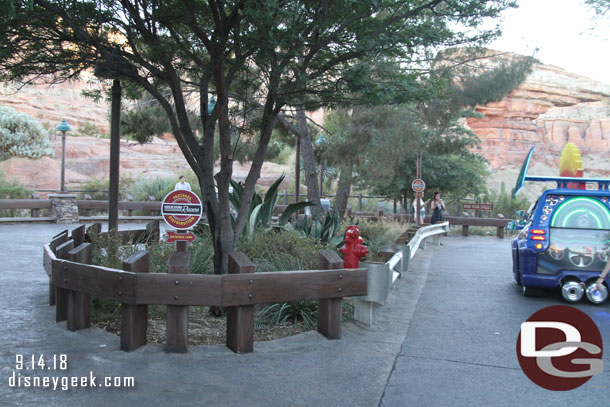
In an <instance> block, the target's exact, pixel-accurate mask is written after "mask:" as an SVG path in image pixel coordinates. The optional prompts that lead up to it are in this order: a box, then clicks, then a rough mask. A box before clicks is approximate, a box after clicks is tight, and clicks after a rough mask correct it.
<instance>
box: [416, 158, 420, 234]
mask: <svg viewBox="0 0 610 407" xmlns="http://www.w3.org/2000/svg"><path fill="white" fill-rule="evenodd" d="M416 171H417V175H416V176H415V178H417V179H421V152H420V151H418V152H417V170H416ZM420 210H421V208H420V199H419V197H415V219H416V221H415V222H416V223H415V224H416V225H417V226H418V227H420V226H421V219H420V216H419V212H420Z"/></svg>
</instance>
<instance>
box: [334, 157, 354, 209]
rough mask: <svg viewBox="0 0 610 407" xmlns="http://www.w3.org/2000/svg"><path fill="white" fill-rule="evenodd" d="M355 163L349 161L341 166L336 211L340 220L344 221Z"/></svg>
mask: <svg viewBox="0 0 610 407" xmlns="http://www.w3.org/2000/svg"><path fill="white" fill-rule="evenodd" d="M353 169H354V162H353V161H352V160H348V161H347V162H346V163H344V165H342V166H341V174H340V175H339V184H338V185H337V197H336V198H335V210H336V211H337V212H338V213H339V219H343V216H345V211H346V209H347V200H348V198H349V195H350V192H351V189H352V171H353Z"/></svg>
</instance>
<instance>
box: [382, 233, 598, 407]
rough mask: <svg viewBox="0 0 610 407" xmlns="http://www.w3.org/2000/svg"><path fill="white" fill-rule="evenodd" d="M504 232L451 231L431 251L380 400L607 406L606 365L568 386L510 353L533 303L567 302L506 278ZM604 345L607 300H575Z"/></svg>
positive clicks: (508, 271)
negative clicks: (541, 378)
mask: <svg viewBox="0 0 610 407" xmlns="http://www.w3.org/2000/svg"><path fill="white" fill-rule="evenodd" d="M511 267H512V260H511V256H510V246H509V240H508V239H504V240H499V239H495V238H494V239H490V238H485V237H477V236H471V237H469V238H463V239H462V238H451V239H450V240H449V243H448V244H447V245H445V246H444V247H443V248H442V249H441V250H437V251H435V253H434V256H433V259H432V261H431V262H430V270H429V274H428V278H427V281H426V285H425V288H424V290H423V293H422V295H421V297H420V300H419V302H418V304H417V309H416V311H415V313H414V315H413V318H412V320H411V324H410V327H409V330H408V332H407V336H406V338H405V340H404V342H403V345H402V349H401V351H400V353H399V355H398V357H397V358H396V363H395V365H394V369H393V372H392V375H391V377H390V380H389V381H388V385H387V388H386V389H385V393H384V396H383V398H382V401H381V403H380V405H381V406H386V407H389V406H410V407H414V406H495V407H497V406H526V405H532V406H553V407H560V406H569V407H574V406H588V407H593V406H606V407H607V406H608V405H610V401H609V400H610V357H609V355H610V352H609V351H608V350H606V352H605V354H604V357H603V360H604V365H605V366H604V367H605V369H604V373H602V374H600V375H597V376H594V377H593V378H591V380H589V381H588V382H587V383H586V384H584V385H583V386H581V387H580V388H578V389H575V390H572V391H568V392H551V391H547V390H544V389H542V388H540V387H538V386H536V385H535V384H533V383H532V382H530V381H529V379H527V377H526V376H525V375H524V374H523V372H522V371H521V369H520V367H519V364H518V361H517V358H516V352H515V348H516V340H517V335H518V334H519V329H520V324H521V323H522V322H524V321H526V320H527V318H529V316H530V315H531V314H533V313H534V312H536V311H537V310H539V309H541V308H544V307H546V306H549V305H558V304H565V302H563V301H562V299H561V296H560V295H559V293H558V291H552V292H548V293H542V294H541V296H540V297H537V298H525V297H523V296H522V295H521V291H520V289H519V287H518V286H517V285H516V284H515V282H514V280H513V279H512V272H511V270H512V269H511ZM576 306H577V307H578V308H579V309H581V310H582V311H584V312H585V313H586V314H587V315H589V316H590V317H591V318H592V319H593V320H594V321H595V322H596V324H597V326H598V327H599V328H600V331H601V333H602V338H603V340H604V342H605V344H606V349H608V345H610V308H609V307H608V304H606V305H604V306H601V307H598V306H593V305H590V304H588V303H587V302H586V301H584V302H581V303H579V304H578V305H576Z"/></svg>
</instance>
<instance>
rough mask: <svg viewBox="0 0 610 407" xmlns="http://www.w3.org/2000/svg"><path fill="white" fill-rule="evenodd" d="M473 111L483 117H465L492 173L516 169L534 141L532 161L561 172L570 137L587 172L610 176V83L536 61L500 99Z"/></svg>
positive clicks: (586, 173) (590, 174)
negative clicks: (517, 83) (477, 138)
mask: <svg viewBox="0 0 610 407" xmlns="http://www.w3.org/2000/svg"><path fill="white" fill-rule="evenodd" d="M477 111H479V112H480V113H483V114H484V115H485V117H484V118H471V119H468V120H467V123H468V126H469V127H470V128H471V129H472V130H473V131H474V132H475V133H476V134H477V135H478V136H479V138H480V139H481V147H482V153H483V154H484V155H485V156H486V158H487V159H488V160H489V162H490V164H491V167H492V171H493V172H494V173H496V172H498V171H504V170H509V171H510V172H513V171H515V170H516V169H517V168H518V167H519V166H520V165H521V163H522V162H523V159H524V157H525V155H526V153H527V151H528V150H529V149H530V147H531V146H535V147H536V150H535V153H534V156H533V161H532V163H533V167H534V168H536V166H537V164H538V167H539V168H541V171H543V172H547V173H548V171H549V170H550V171H553V169H555V172H557V175H559V174H558V171H559V157H560V155H561V150H562V149H563V146H564V145H565V143H567V142H568V141H571V142H573V143H574V144H576V145H577V146H578V147H579V149H580V151H581V154H582V156H583V162H584V164H585V165H584V169H585V176H587V175H589V176H594V175H598V176H599V175H602V176H610V166H609V165H608V159H609V158H610V86H609V85H605V84H602V83H599V82H595V81H593V80H591V79H588V78H585V77H582V76H579V75H575V74H572V73H569V72H566V71H564V70H562V69H560V68H557V67H554V66H549V65H541V64H536V65H535V66H534V70H533V72H532V73H531V74H530V75H529V76H528V78H527V79H526V81H525V82H524V83H523V84H521V85H520V86H519V87H518V88H517V89H515V90H514V91H513V92H511V94H510V95H509V96H507V97H506V98H505V99H504V100H502V101H500V102H497V103H491V104H489V105H486V106H478V107H477ZM551 173H553V174H554V172H551Z"/></svg>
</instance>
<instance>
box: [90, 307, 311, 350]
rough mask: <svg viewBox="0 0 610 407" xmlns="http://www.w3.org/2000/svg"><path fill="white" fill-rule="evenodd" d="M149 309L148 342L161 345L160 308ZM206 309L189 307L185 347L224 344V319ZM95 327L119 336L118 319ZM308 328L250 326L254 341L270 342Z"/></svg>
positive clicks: (163, 331)
mask: <svg viewBox="0 0 610 407" xmlns="http://www.w3.org/2000/svg"><path fill="white" fill-rule="evenodd" d="M151 308H153V307H149V315H148V331H147V335H146V339H147V341H148V343H157V344H165V338H166V325H165V323H166V319H165V313H164V312H163V309H151ZM208 310H209V308H208V307H189V345H212V344H224V343H225V341H226V332H227V317H226V315H222V316H220V317H216V316H213V315H210V313H209V312H208ZM94 323H95V325H96V326H98V327H99V328H101V329H104V330H105V331H108V332H111V333H113V334H115V335H120V334H121V321H120V318H113V319H109V320H101V321H96V322H94ZM307 330H308V329H307V328H306V327H305V325H304V324H303V323H302V322H297V323H288V324H284V325H274V326H267V325H265V324H260V323H255V324H254V340H255V341H270V340H273V339H279V338H285V337H287V336H292V335H296V334H299V333H301V332H306V331H307Z"/></svg>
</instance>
